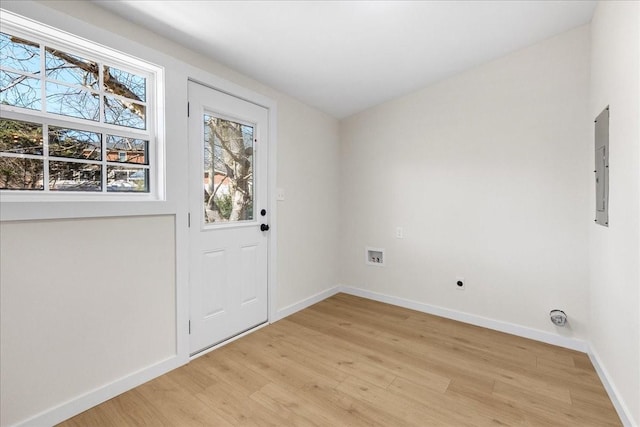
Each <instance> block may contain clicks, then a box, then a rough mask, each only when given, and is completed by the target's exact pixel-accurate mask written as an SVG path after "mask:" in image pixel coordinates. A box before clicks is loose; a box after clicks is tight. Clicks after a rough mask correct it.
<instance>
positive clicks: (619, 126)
mask: <svg viewBox="0 0 640 427" xmlns="http://www.w3.org/2000/svg"><path fill="white" fill-rule="evenodd" d="M591 45H592V47H591V52H592V53H591V102H590V108H589V116H590V118H591V119H593V118H595V117H596V116H597V115H598V114H599V113H600V111H602V109H604V108H605V107H606V106H607V105H609V106H610V129H609V173H610V175H609V182H610V187H609V227H608V228H605V227H601V226H598V225H595V224H591V225H590V226H589V237H590V239H589V240H590V241H589V248H590V271H591V278H590V292H591V303H590V318H589V339H590V341H591V345H592V350H593V353H594V354H595V355H596V358H597V359H598V360H599V362H600V365H601V366H602V368H603V370H604V371H606V374H607V375H608V378H609V381H610V383H611V385H612V386H613V388H614V389H615V390H616V391H617V394H618V396H619V397H620V401H621V405H622V406H623V408H624V409H625V410H626V413H627V414H628V416H629V417H630V418H631V422H632V423H633V422H635V425H640V325H639V323H640V317H639V316H640V272H639V268H640V267H639V264H640V263H639V260H640V249H639V243H640V208H639V203H640V202H639V200H640V159H639V157H640V150H639V149H638V147H639V140H640V106H639V102H640V66H639V64H638V61H639V58H640V3H638V2H616V1H609V2H600V3H599V4H598V7H597V8H596V11H595V14H594V17H593V21H592V26H591ZM592 141H593V134H592V135H591V136H590V138H589V144H588V147H589V149H590V154H591V156H590V159H589V161H590V163H591V164H593V144H592ZM590 178H591V180H592V179H593V178H592V177H590ZM592 186H593V185H592ZM591 193H592V192H591ZM594 205H595V200H594V197H593V194H592V197H591V200H590V202H589V208H592V207H593V206H594Z"/></svg>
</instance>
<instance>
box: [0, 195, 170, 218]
mask: <svg viewBox="0 0 640 427" xmlns="http://www.w3.org/2000/svg"><path fill="white" fill-rule="evenodd" d="M175 213H176V205H175V203H172V202H167V201H162V200H153V201H150V200H145V201H142V200H141V201H124V202H123V201H117V200H109V201H105V200H104V199H102V201H84V200H83V201H72V202H70V201H53V200H51V201H5V200H2V201H1V203H0V221H1V222H6V221H33V220H51V219H74V218H76V219H77V218H101V217H118V216H119V217H122V216H148V215H173V214H175Z"/></svg>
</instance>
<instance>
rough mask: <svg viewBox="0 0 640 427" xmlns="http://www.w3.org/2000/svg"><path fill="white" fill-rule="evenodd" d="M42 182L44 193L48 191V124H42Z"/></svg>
mask: <svg viewBox="0 0 640 427" xmlns="http://www.w3.org/2000/svg"><path fill="white" fill-rule="evenodd" d="M42 157H43V159H42V161H43V165H42V167H43V169H42V171H43V172H42V184H43V186H44V191H45V193H46V192H48V191H49V125H48V124H47V123H43V124H42Z"/></svg>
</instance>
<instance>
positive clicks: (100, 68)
mask: <svg viewBox="0 0 640 427" xmlns="http://www.w3.org/2000/svg"><path fill="white" fill-rule="evenodd" d="M96 64H98V96H99V98H100V104H99V114H100V120H99V123H100V124H104V123H105V121H104V118H105V106H104V102H105V93H104V83H103V82H104V63H103V62H102V61H99V60H98V61H96ZM100 139H101V140H102V156H101V158H100V159H101V160H102V166H101V170H102V173H101V174H100V181H101V185H102V192H103V193H106V192H107V173H108V170H107V135H106V134H105V133H104V131H103V132H101V133H100Z"/></svg>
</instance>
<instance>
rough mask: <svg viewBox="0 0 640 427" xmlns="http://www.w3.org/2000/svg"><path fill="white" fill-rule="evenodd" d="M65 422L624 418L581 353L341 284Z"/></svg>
mask: <svg viewBox="0 0 640 427" xmlns="http://www.w3.org/2000/svg"><path fill="white" fill-rule="evenodd" d="M60 425H61V426H64V427H78V426H96V427H101V426H225V425H234V426H354V427H360V426H425V425H429V426H497V425H510V426H513V425H523V426H548V425H554V426H619V425H621V423H620V419H619V418H618V416H617V414H616V412H615V409H614V407H613V405H612V404H611V401H610V400H609V398H608V396H607V393H606V391H605V390H604V387H603V386H602V384H601V382H600V380H599V378H598V375H597V374H596V372H595V370H594V368H593V366H592V364H591V361H590V360H589V357H588V356H587V355H585V354H584V353H580V352H577V351H574V350H568V349H564V348H560V347H555V346H552V345H549V344H545V343H540V342H536V341H532V340H528V339H525V338H520V337H516V336H513V335H509V334H505V333H501V332H496V331H492V330H489V329H484V328H480V327H477V326H473V325H468V324H463V323H460V322H456V321H452V320H448V319H444V318H441V317H437V316H432V315H429V314H425V313H420V312H417V311H413V310H407V309H404V308H401V307H396V306H392V305H388V304H383V303H380V302H376V301H370V300H366V299H363V298H358V297H355V296H352V295H345V294H338V295H335V296H333V297H331V298H329V299H326V300H324V301H322V302H320V303H318V304H316V305H314V306H311V307H309V308H307V309H305V310H302V311H300V312H298V313H295V314H293V315H291V316H289V317H287V318H286V319H283V320H280V321H278V322H276V323H274V324H272V325H269V326H267V327H264V328H261V329H259V330H257V331H256V332H254V333H252V334H249V335H247V336H245V337H243V338H241V339H238V340H236V341H233V342H231V343H229V344H227V345H226V346H224V347H221V348H219V349H217V350H215V351H213V352H211V353H208V354H206V355H204V356H202V357H199V358H196V359H194V360H193V361H191V363H189V364H188V365H186V366H183V367H181V368H179V369H176V370H174V371H172V372H170V373H168V374H166V375H163V376H161V377H159V378H156V379H154V380H152V381H150V382H148V383H146V384H143V385H142V386H140V387H137V388H135V389H133V390H131V391H129V392H126V393H124V394H122V395H120V396H118V397H116V398H114V399H111V400H109V401H107V402H105V403H103V404H101V405H98V406H96V407H95V408H92V409H90V410H88V411H85V412H83V413H82V414H79V415H77V416H76V417H73V418H71V419H69V420H67V421H66V422H64V423H62V424H60Z"/></svg>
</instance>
